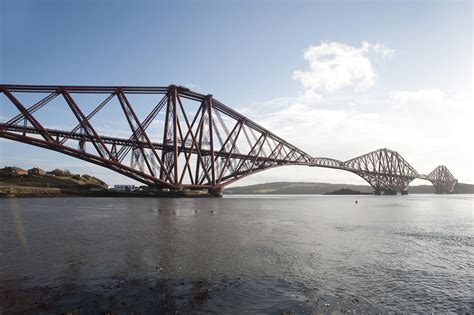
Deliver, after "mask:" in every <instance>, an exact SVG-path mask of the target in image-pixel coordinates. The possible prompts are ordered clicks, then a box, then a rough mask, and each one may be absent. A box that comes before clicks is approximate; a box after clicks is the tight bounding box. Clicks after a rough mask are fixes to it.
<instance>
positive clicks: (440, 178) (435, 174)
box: [426, 165, 458, 194]
mask: <svg viewBox="0 0 474 315" xmlns="http://www.w3.org/2000/svg"><path fill="white" fill-rule="evenodd" d="M426 179H427V180H429V181H430V182H431V183H432V184H433V186H434V187H435V189H436V193H437V194H446V193H451V192H453V190H454V186H456V184H457V183H458V181H457V179H455V178H454V176H453V174H451V172H450V171H449V170H448V168H447V167H446V166H444V165H440V166H438V167H437V168H435V169H434V170H433V171H432V172H431V173H429V174H428V176H426Z"/></svg>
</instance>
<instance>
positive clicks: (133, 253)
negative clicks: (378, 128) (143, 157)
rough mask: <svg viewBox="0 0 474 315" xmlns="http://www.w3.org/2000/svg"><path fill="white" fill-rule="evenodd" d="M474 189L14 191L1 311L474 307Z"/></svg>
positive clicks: (2, 249) (5, 219) (4, 232)
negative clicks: (143, 194)
mask: <svg viewBox="0 0 474 315" xmlns="http://www.w3.org/2000/svg"><path fill="white" fill-rule="evenodd" d="M356 199H357V200H358V203H357V204H356V203H355V200H356ZM473 200H474V197H473V196H472V195H457V196H456V195H449V196H436V195H409V196H378V197H376V196H357V197H356V196H226V197H225V198H222V199H207V198H206V199H153V198H57V199H1V200H0V313H10V312H23V311H26V312H33V311H35V312H37V311H46V312H49V311H54V312H57V311H59V312H66V311H76V310H78V311H82V312H90V311H94V312H100V311H102V312H105V311H112V312H131V311H139V312H142V313H148V312H158V311H172V312H174V311H176V310H177V311H180V312H183V313H188V312H190V311H194V312H212V313H242V312H252V313H253V312H259V313H275V314H281V313H282V312H295V313H319V312H321V313H326V312H331V313H339V312H341V313H342V312H349V311H350V313H354V312H356V313H357V312H390V311H410V312H412V311H413V312H449V311H451V312H461V313H462V312H471V313H472V312H473V310H474V208H473Z"/></svg>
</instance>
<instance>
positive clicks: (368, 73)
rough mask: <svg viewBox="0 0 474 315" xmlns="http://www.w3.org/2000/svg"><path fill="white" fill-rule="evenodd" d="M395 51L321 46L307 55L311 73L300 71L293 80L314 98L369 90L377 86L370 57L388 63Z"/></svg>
mask: <svg viewBox="0 0 474 315" xmlns="http://www.w3.org/2000/svg"><path fill="white" fill-rule="evenodd" d="M393 53H394V51H393V50H392V49H389V48H387V47H385V46H384V45H383V44H379V43H376V44H370V43H368V42H362V46H361V47H359V48H357V47H353V46H349V45H346V44H342V43H337V42H321V43H320V44H319V45H317V46H310V47H309V48H308V49H307V50H306V51H305V53H304V58H305V59H306V60H308V61H309V66H310V69H309V70H308V71H301V70H297V71H295V72H294V73H293V79H295V80H299V81H300V82H301V84H302V85H303V87H304V88H305V89H306V90H307V93H308V91H311V92H312V93H313V94H320V93H330V94H331V93H334V92H336V91H338V90H340V89H342V88H345V87H353V88H355V89H356V90H362V91H363V90H367V89H368V88H370V87H371V86H373V85H374V83H375V72H374V66H373V64H372V61H371V59H370V58H371V57H375V59H377V60H382V61H385V60H386V59H389V58H391V57H392V56H393Z"/></svg>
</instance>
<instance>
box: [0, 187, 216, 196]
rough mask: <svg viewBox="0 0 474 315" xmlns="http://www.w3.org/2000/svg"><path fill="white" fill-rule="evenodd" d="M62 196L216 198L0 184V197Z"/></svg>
mask: <svg viewBox="0 0 474 315" xmlns="http://www.w3.org/2000/svg"><path fill="white" fill-rule="evenodd" d="M64 197H69V198H73V197H127V198H129V197H137V198H138V197H141V198H143V197H147V198H217V197H218V196H215V195H213V194H211V193H209V192H207V191H188V190H186V191H157V192H119V191H108V190H104V191H88V190H85V189H71V188H47V187H28V186H0V198H64Z"/></svg>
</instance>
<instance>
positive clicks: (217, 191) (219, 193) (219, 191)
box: [207, 188, 223, 198]
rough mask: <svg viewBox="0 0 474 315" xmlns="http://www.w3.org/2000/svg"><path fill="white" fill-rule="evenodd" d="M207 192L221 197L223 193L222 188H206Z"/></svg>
mask: <svg viewBox="0 0 474 315" xmlns="http://www.w3.org/2000/svg"><path fill="white" fill-rule="evenodd" d="M207 192H208V193H209V194H211V195H212V196H214V197H219V198H220V197H222V196H223V193H222V188H214V189H208V190H207Z"/></svg>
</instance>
